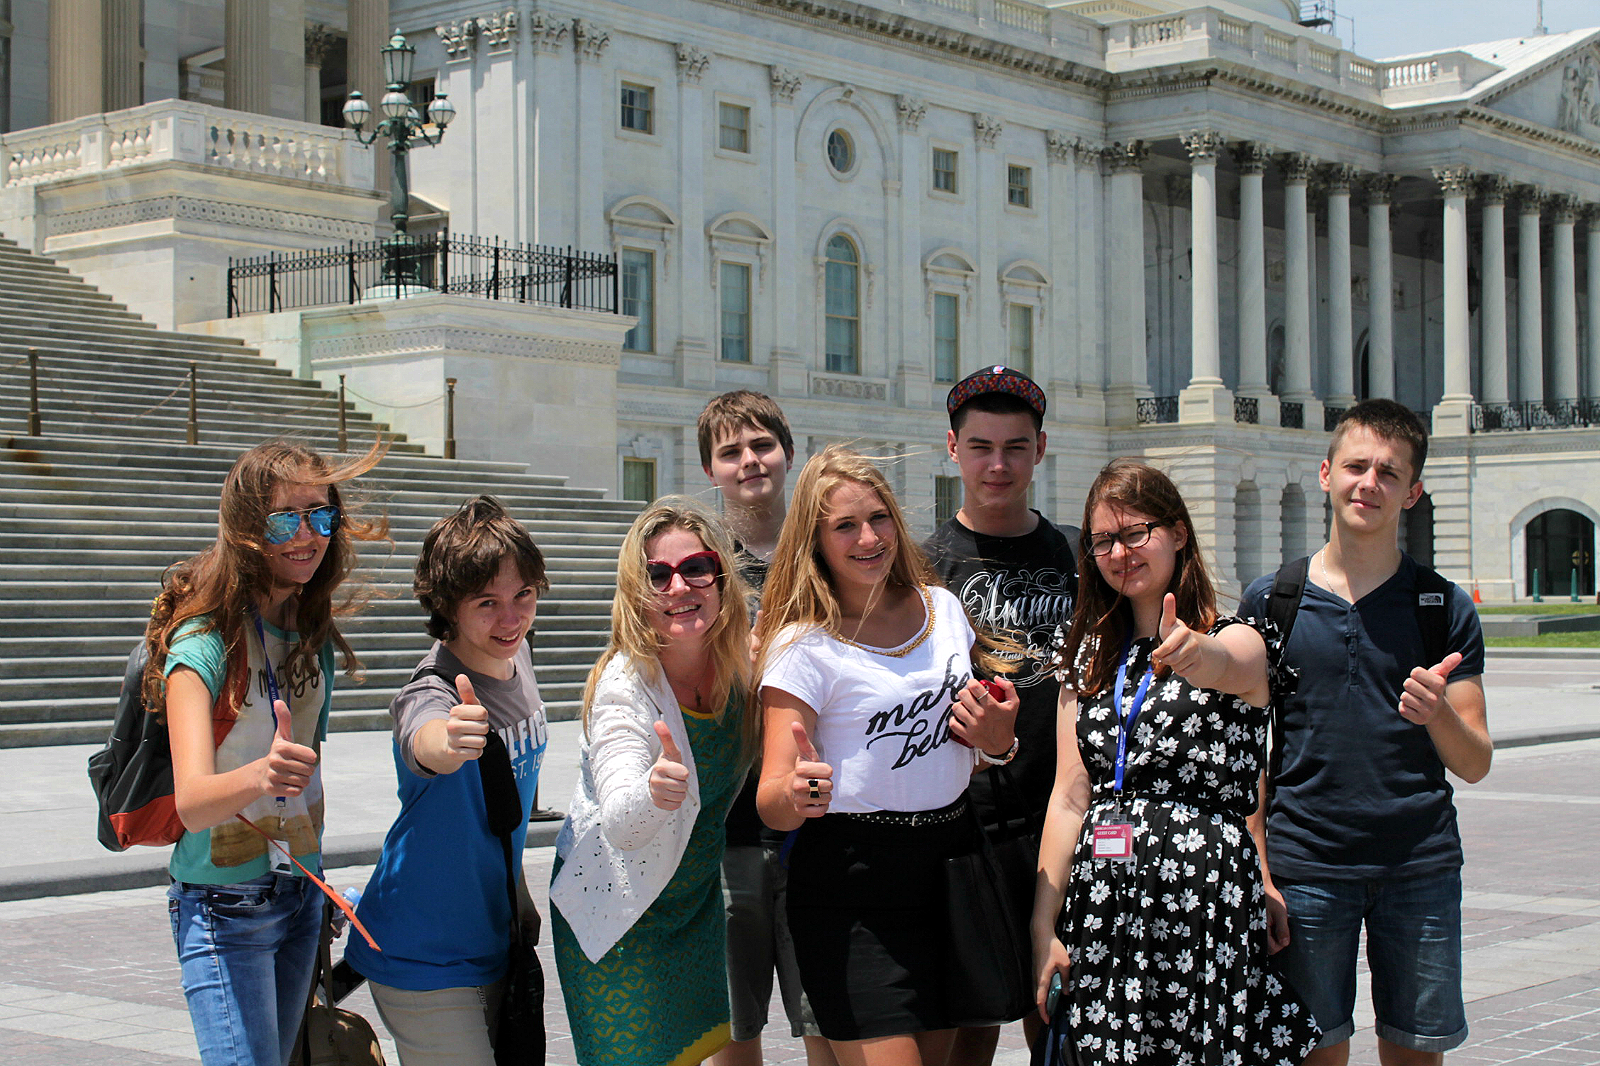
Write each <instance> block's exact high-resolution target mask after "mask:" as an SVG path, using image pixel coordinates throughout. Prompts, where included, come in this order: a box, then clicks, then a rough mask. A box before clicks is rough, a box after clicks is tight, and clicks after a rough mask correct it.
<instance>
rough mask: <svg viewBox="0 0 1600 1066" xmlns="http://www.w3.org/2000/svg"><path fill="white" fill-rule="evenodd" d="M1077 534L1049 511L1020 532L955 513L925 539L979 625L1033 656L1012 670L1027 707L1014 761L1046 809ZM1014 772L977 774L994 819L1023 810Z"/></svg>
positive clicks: (1035, 807) (983, 811)
mask: <svg viewBox="0 0 1600 1066" xmlns="http://www.w3.org/2000/svg"><path fill="white" fill-rule="evenodd" d="M1034 513H1035V514H1038V512H1037V511H1035V512H1034ZM1077 538H1078V530H1077V529H1076V527H1073V526H1067V527H1066V529H1065V532H1063V530H1061V529H1057V528H1056V527H1055V526H1053V525H1051V524H1050V522H1049V520H1048V519H1046V518H1045V517H1044V516H1043V515H1039V524H1038V525H1037V526H1036V527H1034V530H1033V532H1031V533H1025V534H1023V535H1022V536H1020V537H990V536H986V535H984V534H981V533H977V532H974V531H973V530H970V529H968V528H967V527H966V526H964V525H962V524H961V522H960V521H958V520H957V519H955V518H952V519H950V520H949V521H948V522H946V523H945V524H944V525H942V526H940V527H939V528H938V529H936V530H934V533H933V536H931V537H929V538H928V539H927V541H925V542H924V543H923V546H922V547H923V550H925V551H926V552H927V553H928V556H929V558H930V559H931V560H932V561H933V568H934V570H935V572H937V573H938V575H939V577H940V578H942V579H943V580H944V583H945V585H946V586H947V587H948V588H949V589H950V591H951V592H953V593H955V595H956V598H957V599H959V600H960V601H961V605H962V606H963V607H965V608H966V611H967V615H968V617H970V618H971V619H972V622H973V624H974V625H975V626H978V627H979V628H980V629H985V630H988V631H989V632H992V633H1002V634H1005V635H1008V636H1010V637H1012V638H1013V639H1015V640H1018V641H1019V642H1020V643H1022V644H1024V645H1026V646H1027V648H1028V650H1029V653H1030V654H1029V657H1028V661H1027V662H1025V663H1023V664H1022V667H1021V669H1019V670H1018V671H1017V672H1016V673H1014V674H1012V675H1010V679H1011V681H1012V683H1013V684H1015V685H1016V686H1017V694H1018V695H1019V696H1020V697H1021V699H1022V708H1021V710H1019V711H1018V712H1017V739H1018V740H1019V741H1020V745H1019V746H1018V748H1017V757H1016V759H1015V760H1013V761H1012V763H1011V765H1010V766H1009V767H1006V770H1007V772H1008V774H1009V777H1010V780H1011V781H1014V782H1015V783H1016V786H1017V791H1019V792H1020V793H1021V800H1022V801H1023V802H1025V803H1026V804H1027V812H1026V813H1029V814H1040V813H1042V812H1043V811H1044V808H1045V805H1046V804H1047V803H1049V801H1050V789H1051V788H1052V786H1054V784H1055V776H1056V698H1057V696H1058V695H1059V693H1060V691H1061V681H1060V679H1059V678H1058V677H1057V676H1056V675H1055V674H1054V673H1053V672H1051V671H1050V670H1048V669H1046V668H1045V664H1046V663H1048V662H1049V661H1050V660H1051V658H1052V657H1053V655H1054V653H1055V651H1056V650H1057V649H1058V648H1060V647H1061V646H1062V645H1063V644H1064V643H1065V641H1066V635H1067V628H1068V627H1069V626H1070V625H1071V623H1072V601H1073V595H1074V593H1075V592H1076V590H1077V587H1078V569H1077V566H1076V560H1075V559H1074V556H1073V548H1072V545H1073V543H1074V542H1076V540H1077ZM1006 776H1007V775H1006V774H1000V773H997V772H995V771H992V770H991V771H986V772H984V773H980V774H977V775H975V776H974V777H973V779H972V799H973V801H974V802H975V803H976V804H977V805H978V812H979V814H980V815H981V816H982V818H983V820H984V822H985V823H987V824H994V823H995V822H997V821H999V820H1000V818H1001V817H1011V818H1014V817H1016V816H1017V815H1018V814H1019V813H1022V812H1018V811H1017V810H1016V802H1015V799H1014V798H1013V796H1012V793H1011V791H1010V789H1008V788H1007V786H1006V782H1005V777H1006Z"/></svg>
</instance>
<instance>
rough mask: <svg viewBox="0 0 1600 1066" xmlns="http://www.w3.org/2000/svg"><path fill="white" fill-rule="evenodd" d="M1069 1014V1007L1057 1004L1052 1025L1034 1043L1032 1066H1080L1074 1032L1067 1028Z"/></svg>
mask: <svg viewBox="0 0 1600 1066" xmlns="http://www.w3.org/2000/svg"><path fill="white" fill-rule="evenodd" d="M1067 1014H1068V1010H1067V1005H1066V1004H1065V1003H1061V1004H1057V1006H1056V1012H1055V1013H1054V1014H1052V1015H1051V1016H1050V1024H1049V1025H1047V1026H1046V1027H1045V1028H1044V1029H1043V1030H1042V1031H1041V1032H1040V1033H1039V1039H1037V1040H1035V1041H1034V1042H1033V1048H1032V1049H1031V1051H1032V1058H1031V1060H1030V1066H1078V1049H1077V1047H1076V1046H1074V1044H1073V1042H1072V1031H1071V1030H1070V1029H1068V1028H1067Z"/></svg>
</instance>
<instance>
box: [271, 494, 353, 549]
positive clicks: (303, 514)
mask: <svg viewBox="0 0 1600 1066" xmlns="http://www.w3.org/2000/svg"><path fill="white" fill-rule="evenodd" d="M302 518H303V519H305V521H306V525H308V526H310V527H311V532H313V533H315V534H316V535H317V536H319V537H331V536H333V534H334V531H335V530H337V529H338V528H339V508H337V507H335V506H334V505H333V504H331V503H327V504H323V505H322V506H321V507H308V508H306V509H305V510H303V511H273V512H272V513H271V514H269V515H267V543H268V544H286V543H288V542H289V541H291V540H293V539H294V538H295V534H297V533H299V532H300V520H301V519H302Z"/></svg>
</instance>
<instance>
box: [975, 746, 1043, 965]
mask: <svg viewBox="0 0 1600 1066" xmlns="http://www.w3.org/2000/svg"><path fill="white" fill-rule="evenodd" d="M989 772H990V773H991V774H994V775H995V776H996V779H997V780H998V781H999V782H1001V784H1002V787H1001V788H997V789H995V793H996V795H997V799H998V798H999V796H1000V794H1002V793H1003V794H1004V802H1003V803H998V802H997V803H996V809H997V810H1001V811H1002V812H1003V813H1002V814H1001V817H1000V821H999V822H998V823H997V824H996V825H993V826H989V827H987V829H986V832H987V833H988V836H989V846H990V847H991V848H992V849H993V850H994V863H995V866H996V868H997V869H998V870H999V872H1000V883H1001V884H1002V885H1004V886H1005V889H1006V895H1007V897H1008V898H1009V899H1010V900H1011V910H1012V913H1013V914H1014V915H1015V917H1016V920H1017V923H1018V924H1017V936H1018V937H1020V938H1021V943H1022V944H1024V945H1026V946H1027V947H1028V950H1029V953H1030V958H1031V952H1032V944H1033V933H1032V924H1033V895H1034V891H1035V889H1036V887H1037V885H1038V881H1039V844H1040V842H1041V840H1043V837H1044V812H1043V811H1030V810H1029V809H1028V802H1027V798H1026V797H1025V796H1024V795H1023V793H1022V787H1021V786H1020V785H1018V784H1017V780H1016V778H1015V777H1013V776H1012V774H1011V767H1009V766H996V767H993V768H991V769H990V770H989Z"/></svg>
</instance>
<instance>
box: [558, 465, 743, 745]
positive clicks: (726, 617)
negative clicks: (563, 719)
mask: <svg viewBox="0 0 1600 1066" xmlns="http://www.w3.org/2000/svg"><path fill="white" fill-rule="evenodd" d="M674 529H681V530H683V531H684V532H686V533H693V534H694V535H695V536H696V537H699V538H700V543H701V544H704V545H705V546H706V548H707V549H708V550H710V551H714V552H716V553H717V557H718V558H719V559H721V560H722V572H721V573H720V574H718V576H717V580H716V586H717V595H718V598H719V600H720V601H721V602H720V604H719V606H718V610H717V617H716V620H715V621H713V622H712V623H711V630H710V632H709V633H708V634H707V637H706V641H707V648H708V651H709V654H710V656H711V664H712V675H711V676H712V681H711V706H712V707H713V708H714V709H715V710H714V713H715V715H716V719H717V721H718V722H720V721H722V713H723V711H724V709H725V708H726V707H727V705H728V701H729V699H730V698H733V699H736V700H737V701H738V702H739V705H740V707H741V711H740V713H741V714H742V716H743V717H742V719H741V721H740V723H739V732H740V736H741V742H742V748H743V751H744V753H745V758H750V757H752V756H753V755H754V753H755V750H756V744H757V740H758V734H759V730H760V715H758V714H756V713H755V712H754V708H753V707H751V706H750V610H749V608H748V607H747V606H746V602H747V600H748V597H749V588H748V587H747V586H746V585H745V582H744V578H742V577H740V576H739V568H738V566H737V565H735V558H734V549H733V538H732V537H731V536H730V535H729V534H728V531H727V529H726V528H724V526H723V525H722V523H721V522H720V521H718V520H717V518H716V517H715V516H714V515H712V514H711V512H709V511H707V510H706V509H705V507H704V506H702V505H701V504H700V503H698V502H696V501H695V500H692V499H690V498H689V497H687V496H663V497H661V499H659V500H657V501H656V502H655V503H652V504H651V505H650V506H649V507H646V508H645V509H644V511H642V512H641V513H640V514H639V517H638V518H635V519H634V520H633V525H632V526H630V527H629V529H628V534H627V536H625V537H624V538H623V539H622V548H621V549H620V553H619V556H618V558H617V590H616V594H615V596H614V597H613V598H612V600H611V637H610V639H609V640H608V641H607V643H606V650H605V652H604V653H602V654H601V656H600V660H599V661H598V662H596V663H595V664H594V668H593V669H592V670H590V671H589V679H588V681H587V682H585V683H584V686H583V730H584V733H585V734H587V733H588V731H589V711H590V708H591V707H592V705H593V703H594V690H595V686H596V685H597V684H599V681H600V675H601V674H602V673H604V672H605V668H606V666H607V665H608V664H609V663H610V662H611V660H612V659H613V658H614V657H616V656H617V655H618V654H623V655H626V656H627V657H628V658H629V659H630V660H632V661H633V662H634V664H635V665H636V666H637V668H638V669H639V671H640V672H641V673H642V674H643V675H645V677H646V679H647V680H650V681H656V680H659V679H660V677H661V635H660V634H659V633H657V632H656V630H655V627H653V626H652V625H651V624H650V618H649V611H650V608H651V604H652V603H653V602H654V601H655V599H656V597H657V595H658V593H657V592H656V590H655V589H654V588H652V587H651V585H650V576H649V574H648V573H646V571H645V563H646V561H647V559H646V556H645V545H647V544H648V543H649V542H650V541H651V540H654V539H655V538H656V537H658V536H660V535H661V534H662V533H666V532H668V531H669V530H674Z"/></svg>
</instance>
